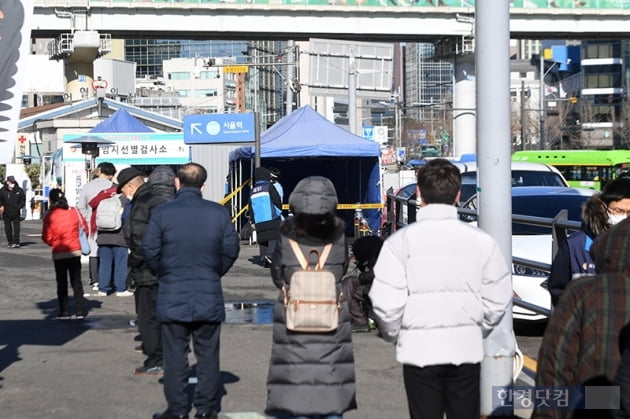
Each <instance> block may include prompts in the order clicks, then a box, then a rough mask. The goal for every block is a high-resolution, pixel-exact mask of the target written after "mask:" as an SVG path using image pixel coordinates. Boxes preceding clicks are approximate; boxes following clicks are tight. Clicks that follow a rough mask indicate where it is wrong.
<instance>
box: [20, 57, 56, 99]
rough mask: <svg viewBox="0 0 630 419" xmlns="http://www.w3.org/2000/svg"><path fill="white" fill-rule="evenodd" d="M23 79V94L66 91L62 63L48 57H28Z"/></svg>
mask: <svg viewBox="0 0 630 419" xmlns="http://www.w3.org/2000/svg"><path fill="white" fill-rule="evenodd" d="M25 69H26V77H25V78H24V93H27V92H58V93H63V92H64V91H65V90H66V83H65V81H64V78H63V61H56V60H51V59H50V58H49V57H48V55H47V54H46V55H43V54H38V55H29V56H28V58H27V64H26V67H25Z"/></svg>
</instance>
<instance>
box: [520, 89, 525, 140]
mask: <svg viewBox="0 0 630 419" xmlns="http://www.w3.org/2000/svg"><path fill="white" fill-rule="evenodd" d="M525 149H526V147H525V80H521V150H525Z"/></svg>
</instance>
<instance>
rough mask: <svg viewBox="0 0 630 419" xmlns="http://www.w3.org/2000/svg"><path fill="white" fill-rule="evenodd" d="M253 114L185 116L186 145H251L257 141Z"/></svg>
mask: <svg viewBox="0 0 630 419" xmlns="http://www.w3.org/2000/svg"><path fill="white" fill-rule="evenodd" d="M254 127H255V122H254V114H253V113H226V114H219V113H212V114H203V115H184V142H185V143H186V144H214V143H250V142H254V141H256V132H255V129H254Z"/></svg>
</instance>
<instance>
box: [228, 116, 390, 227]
mask: <svg viewBox="0 0 630 419" xmlns="http://www.w3.org/2000/svg"><path fill="white" fill-rule="evenodd" d="M254 153H255V150H254V147H252V146H245V147H240V148H238V149H236V150H234V151H232V152H231V153H230V168H231V169H230V171H231V173H230V175H231V176H235V177H236V178H237V179H238V176H239V174H242V175H241V176H242V178H241V179H238V181H237V183H236V184H237V185H238V184H242V182H244V181H246V180H247V179H248V178H249V177H250V176H251V173H252V171H253V164H254V157H255V155H254ZM379 156H380V146H379V145H378V144H377V143H375V142H372V141H368V140H365V139H363V138H361V137H359V136H356V135H354V134H352V133H350V132H348V131H346V130H344V129H342V128H339V127H338V126H336V125H335V124H333V123H332V122H330V121H328V120H327V119H326V118H324V117H323V116H322V115H320V114H319V113H317V112H316V111H315V110H314V109H313V108H311V107H310V106H308V105H307V106H303V107H301V108H299V109H297V110H295V111H293V112H292V113H291V114H290V115H287V116H285V117H284V118H282V119H281V120H279V121H278V122H277V123H275V124H274V125H273V126H272V127H271V128H269V129H268V130H266V131H265V132H264V133H263V134H262V135H261V150H260V157H261V165H262V166H265V167H267V168H269V167H276V168H278V169H279V170H280V172H281V176H280V183H281V184H282V186H283V188H284V193H285V197H284V202H285V203H286V202H287V200H288V197H289V195H290V194H291V192H292V191H293V188H294V187H295V185H296V184H297V183H298V182H299V181H300V180H301V179H303V178H305V177H307V176H315V175H319V176H326V177H327V178H329V179H330V180H332V182H333V183H334V184H335V188H336V189H337V195H338V196H339V203H341V204H356V203H378V204H380V203H381V191H380V166H379ZM233 178H234V177H233ZM364 214H365V215H366V217H367V218H368V221H369V224H370V228H371V229H372V230H374V231H376V230H377V229H378V227H379V223H380V212H379V210H376V209H372V210H364ZM339 215H340V216H342V218H344V220H346V223H347V224H348V227H349V228H350V229H352V224H353V215H354V212H353V211H352V210H343V211H339Z"/></svg>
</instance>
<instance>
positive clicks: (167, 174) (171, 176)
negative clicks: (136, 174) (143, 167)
mask: <svg viewBox="0 0 630 419" xmlns="http://www.w3.org/2000/svg"><path fill="white" fill-rule="evenodd" d="M174 182H175V172H173V169H171V168H170V167H168V166H158V167H156V168H155V169H153V171H152V172H151V174H150V175H149V180H148V183H150V184H152V185H166V186H173V187H174V185H175V183H174Z"/></svg>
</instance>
